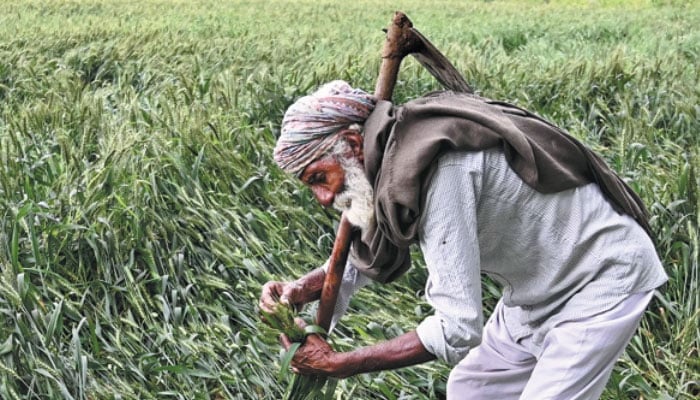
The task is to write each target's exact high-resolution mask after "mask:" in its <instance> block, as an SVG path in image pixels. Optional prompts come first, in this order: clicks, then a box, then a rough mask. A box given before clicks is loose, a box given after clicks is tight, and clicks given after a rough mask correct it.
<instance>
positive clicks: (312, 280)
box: [291, 268, 326, 303]
mask: <svg viewBox="0 0 700 400" xmlns="http://www.w3.org/2000/svg"><path fill="white" fill-rule="evenodd" d="M325 278H326V272H325V271H324V270H323V268H317V269H315V270H313V271H311V272H309V273H308V274H306V275H304V276H302V277H301V278H299V279H297V280H296V281H293V282H292V283H291V284H292V285H298V286H299V287H300V289H301V291H302V293H304V303H309V302H312V301H314V300H318V299H319V298H320V297H321V291H322V290H323V281H324V280H325Z"/></svg>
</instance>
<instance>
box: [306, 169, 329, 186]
mask: <svg viewBox="0 0 700 400" xmlns="http://www.w3.org/2000/svg"><path fill="white" fill-rule="evenodd" d="M325 180H326V175H325V174H323V173H320V172H319V173H316V174H313V175H311V177H310V178H309V185H314V184H317V183H323V182H324V181H325Z"/></svg>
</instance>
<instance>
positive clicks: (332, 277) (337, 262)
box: [316, 216, 352, 332]
mask: <svg viewBox="0 0 700 400" xmlns="http://www.w3.org/2000/svg"><path fill="white" fill-rule="evenodd" d="M351 239H352V225H351V224H350V222H348V220H347V218H345V216H343V217H342V218H341V219H340V225H338V232H336V235H335V242H333V251H332V252H331V257H330V259H329V260H328V270H327V271H326V277H325V279H324V280H323V289H321V299H320V301H319V304H318V311H317V314H316V324H317V325H318V326H320V327H321V328H323V329H325V330H326V332H327V331H328V329H329V328H330V326H331V320H332V319H333V310H334V309H335V304H336V302H337V301H338V292H339V291H340V284H341V283H342V282H343V273H344V272H345V263H346V262H347V259H348V251H349V250H350V240H351Z"/></svg>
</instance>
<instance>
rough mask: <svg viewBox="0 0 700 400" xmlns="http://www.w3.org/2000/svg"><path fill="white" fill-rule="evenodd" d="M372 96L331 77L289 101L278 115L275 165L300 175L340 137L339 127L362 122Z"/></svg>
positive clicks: (373, 100) (370, 105)
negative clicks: (292, 102) (313, 90)
mask: <svg viewBox="0 0 700 400" xmlns="http://www.w3.org/2000/svg"><path fill="white" fill-rule="evenodd" d="M375 102H376V99H375V98H374V96H372V95H370V94H368V93H366V92H364V91H362V90H360V89H353V88H352V87H350V85H348V84H347V82H344V81H333V82H330V83H327V84H325V85H323V86H321V87H320V88H319V89H318V90H317V91H316V92H314V93H313V94H311V95H310V96H304V97H302V98H300V99H299V100H297V101H296V102H295V103H294V104H292V105H291V106H290V107H289V109H287V112H286V113H285V114H284V118H283V119H282V132H281V134H280V137H279V139H278V140H277V145H276V146H275V151H274V158H275V162H276V163H277V165H279V166H280V168H282V169H283V170H284V171H287V172H288V173H290V174H293V175H296V176H297V177H299V176H301V173H302V172H303V171H304V169H305V168H306V167H307V166H308V165H309V164H311V163H312V162H314V161H316V160H317V159H318V158H319V157H320V156H323V155H324V154H326V152H327V151H329V150H330V149H331V148H332V147H333V146H334V145H335V144H336V143H338V141H339V140H340V139H341V135H340V134H339V132H340V130H341V129H342V128H346V127H348V126H349V125H352V124H354V123H363V122H364V121H365V120H366V119H367V117H368V116H369V114H370V113H371V112H372V110H373V109H374V104H375Z"/></svg>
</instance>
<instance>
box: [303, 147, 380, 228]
mask: <svg viewBox="0 0 700 400" xmlns="http://www.w3.org/2000/svg"><path fill="white" fill-rule="evenodd" d="M301 180H302V182H304V183H305V184H306V185H307V186H309V188H310V189H311V191H312V192H313V194H314V196H315V197H316V199H317V200H318V202H319V203H321V205H323V206H324V207H329V206H331V205H332V206H333V207H334V208H335V209H337V210H339V211H341V212H345V215H346V217H347V218H348V220H349V221H350V223H351V224H352V225H354V226H357V227H359V228H361V229H363V230H365V229H367V227H369V226H370V225H371V224H372V223H373V222H374V206H373V204H374V196H373V192H372V186H371V185H370V183H369V181H368V180H367V178H366V177H365V174H364V169H363V168H362V163H361V162H360V160H358V159H357V158H356V157H353V156H351V155H349V154H348V153H345V154H333V155H330V156H327V157H324V158H322V159H319V160H317V161H315V162H313V163H311V164H309V166H308V167H306V169H305V170H304V172H303V173H302V175H301Z"/></svg>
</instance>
